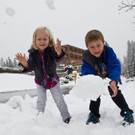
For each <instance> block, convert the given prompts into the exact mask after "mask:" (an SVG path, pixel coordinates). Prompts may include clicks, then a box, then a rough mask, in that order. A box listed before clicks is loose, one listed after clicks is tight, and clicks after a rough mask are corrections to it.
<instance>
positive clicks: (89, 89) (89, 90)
mask: <svg viewBox="0 0 135 135" xmlns="http://www.w3.org/2000/svg"><path fill="white" fill-rule="evenodd" d="M105 88H106V85H105V81H104V80H103V79H102V78H101V77H99V76H94V75H87V76H82V77H80V78H78V80H77V83H76V86H75V87H74V88H73V90H72V91H71V92H73V93H74V94H75V95H76V96H77V97H79V98H83V99H87V98H88V99H91V100H96V99H97V98H98V97H99V96H100V95H102V94H105Z"/></svg>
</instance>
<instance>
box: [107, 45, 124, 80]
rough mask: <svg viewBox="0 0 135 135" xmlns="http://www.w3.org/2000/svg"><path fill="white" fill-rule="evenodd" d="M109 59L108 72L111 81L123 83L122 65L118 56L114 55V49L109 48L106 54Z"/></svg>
mask: <svg viewBox="0 0 135 135" xmlns="http://www.w3.org/2000/svg"><path fill="white" fill-rule="evenodd" d="M106 55H108V56H106V57H107V64H106V66H107V70H108V71H109V73H108V77H109V78H110V79H111V80H115V81H117V82H120V83H121V80H120V75H121V65H120V62H119V60H118V59H117V57H116V54H115V53H114V51H113V49H112V48H110V47H109V51H108V53H107V54H106Z"/></svg>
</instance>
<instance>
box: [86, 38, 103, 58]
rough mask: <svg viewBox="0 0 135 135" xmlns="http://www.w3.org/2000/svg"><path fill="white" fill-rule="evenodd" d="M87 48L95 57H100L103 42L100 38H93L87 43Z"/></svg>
mask: <svg viewBox="0 0 135 135" xmlns="http://www.w3.org/2000/svg"><path fill="white" fill-rule="evenodd" d="M88 50H89V51H90V53H91V54H92V55H94V56H95V57H100V56H101V54H102V52H103V51H104V43H103V42H102V41H101V40H94V41H91V42H89V43H88Z"/></svg>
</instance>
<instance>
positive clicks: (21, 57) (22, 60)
mask: <svg viewBox="0 0 135 135" xmlns="http://www.w3.org/2000/svg"><path fill="white" fill-rule="evenodd" d="M15 56H16V57H15V59H16V60H18V61H19V62H20V63H21V64H22V65H23V66H24V67H26V68H27V67H28V63H27V61H26V58H25V54H24V55H22V53H17V54H16V55H15Z"/></svg>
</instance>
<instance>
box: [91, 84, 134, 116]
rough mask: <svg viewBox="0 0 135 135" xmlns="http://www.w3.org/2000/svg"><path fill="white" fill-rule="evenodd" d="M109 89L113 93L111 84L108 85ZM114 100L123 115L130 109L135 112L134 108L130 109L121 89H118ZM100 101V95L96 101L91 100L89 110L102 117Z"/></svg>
mask: <svg viewBox="0 0 135 135" xmlns="http://www.w3.org/2000/svg"><path fill="white" fill-rule="evenodd" d="M108 90H109V93H110V95H112V94H113V91H112V89H111V88H110V86H108ZM112 100H113V101H114V103H115V104H116V105H117V106H118V107H119V108H120V109H121V113H120V114H121V116H124V114H123V112H124V111H130V112H131V113H133V110H131V109H129V107H128V104H127V103H126V100H125V98H124V96H123V94H122V93H121V90H118V94H117V95H116V97H113V98H112ZM100 102H101V99H100V97H98V98H97V100H96V101H92V100H91V101H90V105H89V110H90V111H91V112H92V113H94V114H95V115H96V116H97V117H98V118H100V114H99V107H100Z"/></svg>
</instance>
